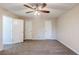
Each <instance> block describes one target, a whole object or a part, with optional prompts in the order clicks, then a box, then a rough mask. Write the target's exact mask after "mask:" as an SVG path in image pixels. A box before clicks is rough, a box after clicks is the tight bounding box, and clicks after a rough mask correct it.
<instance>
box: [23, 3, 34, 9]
mask: <svg viewBox="0 0 79 59" xmlns="http://www.w3.org/2000/svg"><path fill="white" fill-rule="evenodd" d="M24 6H25V7H28V8H30V9H33V8H32V7H31V6H29V5H25V4H24Z"/></svg>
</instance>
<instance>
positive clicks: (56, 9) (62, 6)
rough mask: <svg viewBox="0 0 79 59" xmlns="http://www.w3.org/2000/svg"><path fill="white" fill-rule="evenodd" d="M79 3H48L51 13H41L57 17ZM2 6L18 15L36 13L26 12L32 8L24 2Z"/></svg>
mask: <svg viewBox="0 0 79 59" xmlns="http://www.w3.org/2000/svg"><path fill="white" fill-rule="evenodd" d="M76 5H78V4H77V3H47V6H46V8H47V9H48V10H50V13H49V14H46V13H45V14H44V13H41V15H42V16H45V17H52V18H56V17H59V16H60V15H62V14H63V13H65V12H67V11H68V10H70V9H71V8H72V7H75V6H76ZM0 6H1V7H2V8H4V9H7V10H9V11H10V12H12V13H14V14H16V15H18V16H23V17H26V16H28V17H29V16H30V17H33V16H34V13H29V14H26V13H25V12H27V11H29V10H30V9H28V8H26V7H24V6H23V3H0Z"/></svg>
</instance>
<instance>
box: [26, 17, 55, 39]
mask: <svg viewBox="0 0 79 59" xmlns="http://www.w3.org/2000/svg"><path fill="white" fill-rule="evenodd" d="M27 22H29V23H30V30H29V32H28V29H27V27H28V26H27V25H28V24H27ZM27 33H29V34H27ZM25 39H34V40H46V39H51V40H55V39H56V31H55V19H52V18H47V16H46V17H42V16H35V17H33V18H29V19H25Z"/></svg>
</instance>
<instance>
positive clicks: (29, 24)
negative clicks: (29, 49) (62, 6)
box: [25, 20, 32, 40]
mask: <svg viewBox="0 0 79 59" xmlns="http://www.w3.org/2000/svg"><path fill="white" fill-rule="evenodd" d="M27 39H32V21H30V20H28V21H25V40H27Z"/></svg>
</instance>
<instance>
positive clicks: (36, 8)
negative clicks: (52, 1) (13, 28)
mask: <svg viewBox="0 0 79 59" xmlns="http://www.w3.org/2000/svg"><path fill="white" fill-rule="evenodd" d="M24 6H25V7H27V8H29V9H31V10H32V11H28V12H26V13H32V12H35V13H34V14H35V15H36V14H39V12H43V13H50V11H48V10H44V8H45V7H46V6H47V4H46V3H35V5H27V4H24Z"/></svg>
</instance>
